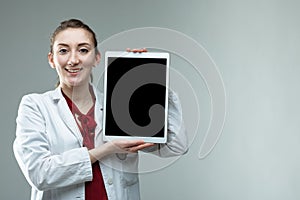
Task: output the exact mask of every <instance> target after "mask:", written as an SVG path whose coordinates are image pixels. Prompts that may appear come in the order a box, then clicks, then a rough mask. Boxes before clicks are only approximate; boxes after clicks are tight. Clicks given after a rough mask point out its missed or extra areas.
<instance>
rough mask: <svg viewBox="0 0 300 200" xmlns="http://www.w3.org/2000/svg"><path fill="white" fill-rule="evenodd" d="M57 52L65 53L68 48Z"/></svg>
mask: <svg viewBox="0 0 300 200" xmlns="http://www.w3.org/2000/svg"><path fill="white" fill-rule="evenodd" d="M58 52H59V53H60V54H65V53H67V52H68V50H67V49H60V50H59V51H58Z"/></svg>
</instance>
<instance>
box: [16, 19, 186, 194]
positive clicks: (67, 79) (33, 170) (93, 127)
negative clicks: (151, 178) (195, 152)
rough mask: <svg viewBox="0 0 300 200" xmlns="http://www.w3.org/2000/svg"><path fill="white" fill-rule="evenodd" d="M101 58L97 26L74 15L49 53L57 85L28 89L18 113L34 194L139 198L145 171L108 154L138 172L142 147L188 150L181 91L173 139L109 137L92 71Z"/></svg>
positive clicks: (24, 164)
mask: <svg viewBox="0 0 300 200" xmlns="http://www.w3.org/2000/svg"><path fill="white" fill-rule="evenodd" d="M100 58H101V56H100V53H99V51H98V50H97V40H96V37H95V33H94V32H93V31H92V30H91V29H90V28H89V27H88V26H87V25H86V24H84V23H83V22H81V21H79V20H76V19H71V20H67V21H64V22H62V23H61V25H60V26H59V27H58V28H57V29H56V30H55V31H54V33H53V36H52V38H51V44H50V52H49V54H48V61H49V64H50V66H51V67H52V68H54V69H55V70H56V72H57V74H58V77H59V85H58V87H57V88H56V89H55V90H53V91H48V92H46V93H43V94H29V95H26V96H24V97H23V98H22V101H21V103H20V107H19V111H18V117H17V131H16V136H17V137H16V139H15V142H14V153H15V156H16V159H17V161H18V164H19V166H20V168H21V170H22V172H23V173H24V175H25V177H26V179H27V181H28V182H29V184H30V185H31V186H32V198H31V199H35V200H41V199H47V200H58V199H63V200H69V199H70V200H71V199H78V198H80V199H86V200H106V199H110V200H120V199H122V200H137V199H139V198H140V194H139V183H138V175H137V174H136V173H129V172H128V171H120V170H116V169H114V168H112V167H109V166H107V165H105V164H103V162H104V161H105V162H109V163H116V164H118V165H120V166H121V169H129V168H130V169H131V170H130V171H135V172H137V168H138V166H137V165H138V154H137V152H138V151H139V150H145V151H146V150H148V151H149V149H147V148H148V147H151V150H152V151H155V150H156V152H158V155H160V156H173V155H180V154H183V153H185V152H186V151H187V144H188V143H187V139H186V134H185V132H184V128H183V126H182V127H180V126H178V125H176V126H175V125H174V124H175V123H178V119H182V116H181V110H180V108H181V107H180V104H179V101H178V99H177V98H176V96H175V95H172V98H173V99H169V102H170V104H172V105H173V106H171V110H170V113H171V114H170V115H171V116H169V119H168V120H169V123H168V125H169V127H168V134H169V135H170V137H169V138H168V142H167V144H152V143H145V142H144V141H142V140H136V141H123V140H114V141H109V142H104V141H103V139H102V114H103V113H102V112H103V111H102V107H103V105H102V94H101V93H100V92H99V91H98V90H97V89H96V87H95V86H94V85H93V84H92V83H91V79H90V76H91V72H92V68H93V67H96V66H97V64H98V63H99V62H100ZM180 123H182V121H180ZM173 127H180V129H176V128H173ZM120 154H124V155H125V156H124V155H122V156H120ZM127 154H130V156H127Z"/></svg>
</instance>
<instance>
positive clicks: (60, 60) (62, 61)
mask: <svg viewBox="0 0 300 200" xmlns="http://www.w3.org/2000/svg"><path fill="white" fill-rule="evenodd" d="M67 62H68V59H67V58H66V57H64V56H56V57H55V58H54V63H55V65H56V66H57V67H64V66H65V65H66V64H67Z"/></svg>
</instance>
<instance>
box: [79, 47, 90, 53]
mask: <svg viewBox="0 0 300 200" xmlns="http://www.w3.org/2000/svg"><path fill="white" fill-rule="evenodd" d="M79 52H80V53H88V52H89V50H88V49H85V48H82V49H79Z"/></svg>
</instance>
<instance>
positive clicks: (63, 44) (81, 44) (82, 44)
mask: <svg viewBox="0 0 300 200" xmlns="http://www.w3.org/2000/svg"><path fill="white" fill-rule="evenodd" d="M86 45H87V46H92V45H91V44H90V43H87V42H82V43H79V44H78V46H79V47H80V46H86ZM57 46H66V47H68V46H69V45H68V44H66V43H58V44H57Z"/></svg>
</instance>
